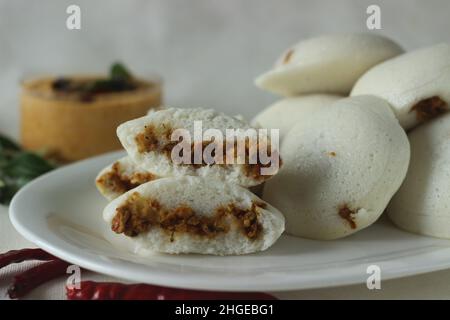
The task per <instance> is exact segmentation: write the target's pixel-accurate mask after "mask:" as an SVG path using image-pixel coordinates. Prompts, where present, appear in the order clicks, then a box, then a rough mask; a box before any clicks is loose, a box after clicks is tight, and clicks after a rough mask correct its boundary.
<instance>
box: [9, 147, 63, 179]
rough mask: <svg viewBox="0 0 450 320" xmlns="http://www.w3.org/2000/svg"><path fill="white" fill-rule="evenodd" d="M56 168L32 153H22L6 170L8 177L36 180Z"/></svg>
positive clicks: (12, 160) (14, 158)
mask: <svg viewBox="0 0 450 320" xmlns="http://www.w3.org/2000/svg"><path fill="white" fill-rule="evenodd" d="M53 168H54V167H53V166H52V165H51V164H50V163H49V162H48V161H47V160H45V159H43V158H41V157H39V156H38V155H36V154H34V153H31V152H21V153H19V154H17V155H16V156H14V157H13V158H12V159H11V161H10V162H9V164H8V165H7V166H6V167H5V168H4V172H5V174H6V175H8V176H10V177H15V178H35V177H38V176H40V175H41V174H44V173H46V172H48V171H50V170H52V169H53Z"/></svg>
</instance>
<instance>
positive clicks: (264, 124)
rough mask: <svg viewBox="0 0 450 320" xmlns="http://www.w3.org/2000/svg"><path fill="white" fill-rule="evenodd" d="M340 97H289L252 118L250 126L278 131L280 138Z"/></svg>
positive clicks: (328, 95) (314, 95)
mask: <svg viewBox="0 0 450 320" xmlns="http://www.w3.org/2000/svg"><path fill="white" fill-rule="evenodd" d="M339 99H342V97H341V96H337V95H330V94H311V95H304V96H299V97H290V98H285V99H283V100H280V101H277V102H275V103H274V104H272V105H270V106H269V107H267V108H266V109H264V110H263V111H261V112H260V113H259V114H258V115H256V116H255V118H253V120H252V122H251V124H252V125H254V126H256V127H260V128H270V129H279V130H280V138H281V139H282V138H283V137H284V136H285V134H286V133H287V132H288V131H289V129H291V128H292V127H293V126H294V125H295V124H297V123H298V122H300V121H308V118H309V117H310V116H311V115H313V114H315V113H316V112H318V111H320V110H322V109H324V108H327V107H329V106H331V104H332V103H333V102H335V101H336V100H339Z"/></svg>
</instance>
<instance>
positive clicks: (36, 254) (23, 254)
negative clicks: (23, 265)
mask: <svg viewBox="0 0 450 320" xmlns="http://www.w3.org/2000/svg"><path fill="white" fill-rule="evenodd" d="M54 259H57V258H56V257H55V256H53V255H51V254H50V253H47V252H45V251H44V250H42V249H21V250H11V251H8V252H5V253H2V254H0V269H1V268H3V267H6V266H8V265H10V264H12V263H20V262H23V261H28V260H40V261H48V260H54Z"/></svg>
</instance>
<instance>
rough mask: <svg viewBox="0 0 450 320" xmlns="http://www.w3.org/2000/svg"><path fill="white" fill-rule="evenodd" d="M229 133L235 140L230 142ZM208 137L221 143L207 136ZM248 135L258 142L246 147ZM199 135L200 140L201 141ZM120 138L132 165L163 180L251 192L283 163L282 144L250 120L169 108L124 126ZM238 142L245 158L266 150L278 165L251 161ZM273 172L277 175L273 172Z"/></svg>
mask: <svg viewBox="0 0 450 320" xmlns="http://www.w3.org/2000/svg"><path fill="white" fill-rule="evenodd" d="M230 130H231V131H233V132H234V134H233V135H232V137H231V138H228V133H229V131H230ZM207 131H210V132H211V131H212V132H214V133H217V136H219V135H220V136H221V137H222V138H221V139H216V138H215V137H213V136H212V135H211V136H208V135H206V133H207ZM247 132H253V133H254V134H255V140H254V141H253V142H252V141H250V142H248V143H245V141H246V138H248V137H249V136H248V135H247ZM177 133H180V134H179V135H178V134H177ZM181 133H183V135H182V134H181ZM266 133H267V132H266ZM198 135H200V137H198V138H199V139H196V138H197V136H198ZM117 136H118V137H119V140H120V142H121V143H122V145H123V147H124V148H125V150H126V151H127V153H128V155H129V156H130V158H131V159H132V160H133V162H135V163H137V164H139V166H140V167H141V168H143V169H145V170H147V171H149V172H151V173H154V174H156V175H159V176H162V177H168V176H169V177H172V176H183V175H189V176H201V177H207V178H212V179H218V180H222V181H226V182H230V183H236V184H238V185H240V186H243V187H252V186H256V185H259V184H261V183H263V182H264V181H266V180H267V179H270V178H271V177H272V176H273V174H275V173H276V171H277V169H278V167H279V165H280V163H281V162H280V159H279V150H278V139H275V140H274V141H273V143H272V135H269V134H267V135H264V134H259V133H258V132H257V131H256V129H255V128H253V127H251V126H250V124H249V123H248V122H246V121H245V120H241V119H238V118H236V117H231V116H228V115H225V114H224V113H221V112H217V111H215V110H212V109H202V108H195V109H181V108H168V109H163V110H158V111H154V112H152V113H150V114H148V115H147V116H145V117H141V118H137V119H133V120H130V121H127V122H125V123H122V124H121V125H120V126H119V127H118V128H117ZM276 138H278V136H277V137H276ZM230 140H231V141H230ZM252 140H253V139H252ZM239 141H241V142H244V144H242V145H245V150H244V151H245V152H242V153H245V156H246V157H248V158H251V157H253V156H255V154H256V155H259V154H260V153H259V152H260V151H263V148H265V150H269V151H270V158H271V160H273V161H270V162H267V163H263V161H261V160H260V158H258V159H257V161H247V159H246V158H245V157H244V155H242V156H241V154H240V153H239V152H237V151H238V150H239V144H240V143H239ZM235 144H236V147H234V146H235ZM233 148H234V149H233ZM196 150H199V152H198V154H199V155H200V157H199V159H196V158H195V157H194V156H195V153H196ZM230 150H231V151H230ZM233 150H234V151H236V152H233ZM254 150H256V151H254ZM185 151H186V152H185ZM208 151H209V153H210V154H214V156H212V157H211V158H213V159H211V160H212V161H206V159H205V157H204V155H205V154H207V153H208ZM229 154H231V159H230V161H228V155H229ZM233 154H234V155H233ZM216 158H218V160H217V161H216ZM197 160H198V161H197ZM219 160H221V161H219ZM240 160H245V161H240ZM265 169H267V170H265ZM271 169H273V173H272V172H269V171H270V170H271ZM267 173H269V174H267Z"/></svg>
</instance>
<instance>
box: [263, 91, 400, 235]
mask: <svg viewBox="0 0 450 320" xmlns="http://www.w3.org/2000/svg"><path fill="white" fill-rule="evenodd" d="M281 155H282V157H283V162H284V164H283V167H282V168H281V169H280V171H279V173H278V174H277V175H276V176H274V177H273V179H271V180H269V181H267V182H266V184H265V188H264V192H263V199H264V200H266V201H267V202H269V203H270V204H272V205H273V206H274V207H276V208H277V209H279V210H280V211H281V212H282V213H283V214H284V216H285V218H286V231H287V233H289V234H291V235H295V236H299V237H305V238H311V239H320V240H328V239H337V238H342V237H345V236H348V235H350V234H352V233H355V232H356V231H358V230H361V229H363V228H365V227H367V226H369V225H371V224H372V223H374V222H375V221H376V220H377V219H378V217H379V216H380V215H381V214H382V212H383V210H384V209H385V208H386V206H387V204H388V202H389V200H390V199H391V197H392V196H393V195H394V193H395V192H396V191H397V189H398V188H399V186H400V184H401V182H402V181H403V179H404V177H405V175H406V171H407V168H408V162H409V143H408V139H407V136H406V134H405V132H404V130H403V129H402V128H401V126H400V125H399V124H398V121H397V119H396V118H395V117H394V114H393V112H392V110H391V109H390V107H389V105H388V104H387V103H386V102H385V101H384V100H382V99H379V98H376V97H372V96H361V97H355V98H346V99H341V100H339V101H337V102H335V103H334V104H333V105H332V106H331V107H330V108H327V109H326V110H323V111H321V112H318V113H317V114H315V115H314V116H312V117H311V118H309V120H308V121H307V122H306V123H302V124H301V125H297V126H294V127H293V128H292V129H291V130H290V131H289V132H288V134H287V135H286V137H285V138H284V140H283V143H282V145H281Z"/></svg>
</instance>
